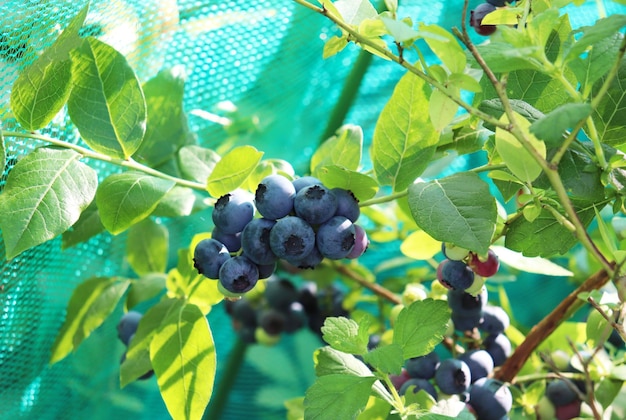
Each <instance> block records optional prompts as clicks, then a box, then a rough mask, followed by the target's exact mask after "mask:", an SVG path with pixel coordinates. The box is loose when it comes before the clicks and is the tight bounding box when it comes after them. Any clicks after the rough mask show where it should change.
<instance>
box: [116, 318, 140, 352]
mask: <svg viewBox="0 0 626 420" xmlns="http://www.w3.org/2000/svg"><path fill="white" fill-rule="evenodd" d="M142 316H143V315H142V314H141V313H140V312H137V311H128V312H126V313H125V314H124V315H122V317H121V318H120V320H119V322H118V323H117V337H118V338H119V339H120V341H121V342H122V343H124V344H125V345H127V346H128V343H130V339H131V337H132V336H133V335H134V334H135V332H137V326H138V325H139V320H141V317H142Z"/></svg>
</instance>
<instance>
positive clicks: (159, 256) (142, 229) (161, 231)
mask: <svg viewBox="0 0 626 420" xmlns="http://www.w3.org/2000/svg"><path fill="white" fill-rule="evenodd" d="M168 238H169V233H168V230H167V227H165V226H164V225H161V224H158V223H156V222H155V221H154V220H152V219H144V220H142V221H141V222H139V223H137V224H136V225H133V226H131V228H130V229H129V231H128V238H127V239H126V259H127V260H128V264H130V267H131V268H132V269H133V270H134V271H135V273H137V274H138V275H140V276H143V275H145V274H148V273H162V272H164V271H165V266H166V264H167V250H168Z"/></svg>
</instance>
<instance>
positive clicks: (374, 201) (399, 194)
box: [359, 189, 409, 207]
mask: <svg viewBox="0 0 626 420" xmlns="http://www.w3.org/2000/svg"><path fill="white" fill-rule="evenodd" d="M408 193H409V190H408V189H406V190H402V191H398V192H396V193H393V194H389V195H385V196H383V197H378V198H371V199H369V200H365V201H362V202H360V203H359V207H367V206H373V205H374V204H382V203H388V202H390V201H394V200H396V199H398V198H402V197H404V196H405V195H407V194H408Z"/></svg>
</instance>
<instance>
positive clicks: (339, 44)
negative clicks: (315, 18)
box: [322, 36, 348, 59]
mask: <svg viewBox="0 0 626 420" xmlns="http://www.w3.org/2000/svg"><path fill="white" fill-rule="evenodd" d="M347 46H348V39H347V38H346V37H343V36H342V37H339V36H331V37H330V38H328V41H326V43H325V44H324V49H323V51H322V58H323V59H327V58H330V57H332V56H333V55H335V54H337V53H339V52H341V50H343V49H344V48H346V47H347Z"/></svg>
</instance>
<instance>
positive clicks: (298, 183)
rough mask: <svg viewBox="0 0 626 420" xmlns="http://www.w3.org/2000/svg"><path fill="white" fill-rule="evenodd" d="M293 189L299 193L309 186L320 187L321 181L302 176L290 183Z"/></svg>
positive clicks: (312, 177)
mask: <svg viewBox="0 0 626 420" xmlns="http://www.w3.org/2000/svg"><path fill="white" fill-rule="evenodd" d="M291 183H292V184H293V187H294V188H295V189H296V193H298V191H300V190H301V189H302V188H304V187H308V186H310V185H322V181H320V180H319V179H317V178H315V177H314V176H303V177H300V178H296V179H294V180H293V181H291Z"/></svg>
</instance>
